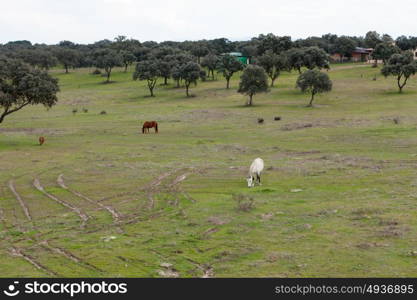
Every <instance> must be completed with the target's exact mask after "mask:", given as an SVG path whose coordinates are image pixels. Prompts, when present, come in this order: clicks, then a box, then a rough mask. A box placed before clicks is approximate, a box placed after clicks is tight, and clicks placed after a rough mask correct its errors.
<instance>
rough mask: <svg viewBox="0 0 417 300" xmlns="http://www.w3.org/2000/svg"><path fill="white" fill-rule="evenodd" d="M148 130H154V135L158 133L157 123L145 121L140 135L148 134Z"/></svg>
mask: <svg viewBox="0 0 417 300" xmlns="http://www.w3.org/2000/svg"><path fill="white" fill-rule="evenodd" d="M149 128H155V133H158V122H156V121H146V122H145V123H143V126H142V133H149Z"/></svg>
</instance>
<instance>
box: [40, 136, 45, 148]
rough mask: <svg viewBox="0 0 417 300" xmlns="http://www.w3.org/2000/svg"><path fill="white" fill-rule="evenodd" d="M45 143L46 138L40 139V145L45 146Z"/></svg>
mask: <svg viewBox="0 0 417 300" xmlns="http://www.w3.org/2000/svg"><path fill="white" fill-rule="evenodd" d="M43 143H45V138H44V137H43V136H41V137H39V145H41V146H42V145H43Z"/></svg>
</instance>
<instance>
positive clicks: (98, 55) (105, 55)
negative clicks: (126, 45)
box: [93, 48, 123, 83]
mask: <svg viewBox="0 0 417 300" xmlns="http://www.w3.org/2000/svg"><path fill="white" fill-rule="evenodd" d="M93 55H94V58H93V64H94V66H95V67H97V68H100V69H104V71H105V72H106V75H107V80H106V82H107V83H109V82H110V75H111V71H112V69H113V68H114V67H121V66H122V64H123V59H122V57H121V55H120V54H119V53H117V52H116V51H115V50H112V49H108V48H106V49H98V50H96V51H95V52H94V54H93Z"/></svg>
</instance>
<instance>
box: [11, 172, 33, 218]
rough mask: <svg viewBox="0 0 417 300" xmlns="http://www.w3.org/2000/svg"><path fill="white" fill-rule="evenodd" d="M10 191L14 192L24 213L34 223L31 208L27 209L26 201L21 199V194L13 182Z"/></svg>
mask: <svg viewBox="0 0 417 300" xmlns="http://www.w3.org/2000/svg"><path fill="white" fill-rule="evenodd" d="M9 189H10V190H11V191H12V193H13V195H14V196H15V197H16V200H17V201H18V202H19V204H20V206H21V207H22V210H23V212H24V213H25V216H26V218H27V219H28V220H29V221H30V222H32V216H31V215H30V212H29V208H28V207H27V205H26V203H25V201H23V199H22V197H20V195H19V193H18V192H17V191H16V188H15V186H14V183H13V180H10V181H9Z"/></svg>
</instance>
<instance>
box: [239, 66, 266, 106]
mask: <svg viewBox="0 0 417 300" xmlns="http://www.w3.org/2000/svg"><path fill="white" fill-rule="evenodd" d="M267 91H268V77H267V75H266V73H265V70H264V69H263V68H262V67H260V66H257V65H249V66H247V67H246V68H245V70H244V71H243V74H242V76H241V77H240V82H239V89H238V92H239V93H241V94H246V95H248V96H249V100H248V102H247V105H248V106H251V105H252V98H253V96H254V95H255V94H258V93H262V92H264V93H265V92H267Z"/></svg>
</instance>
